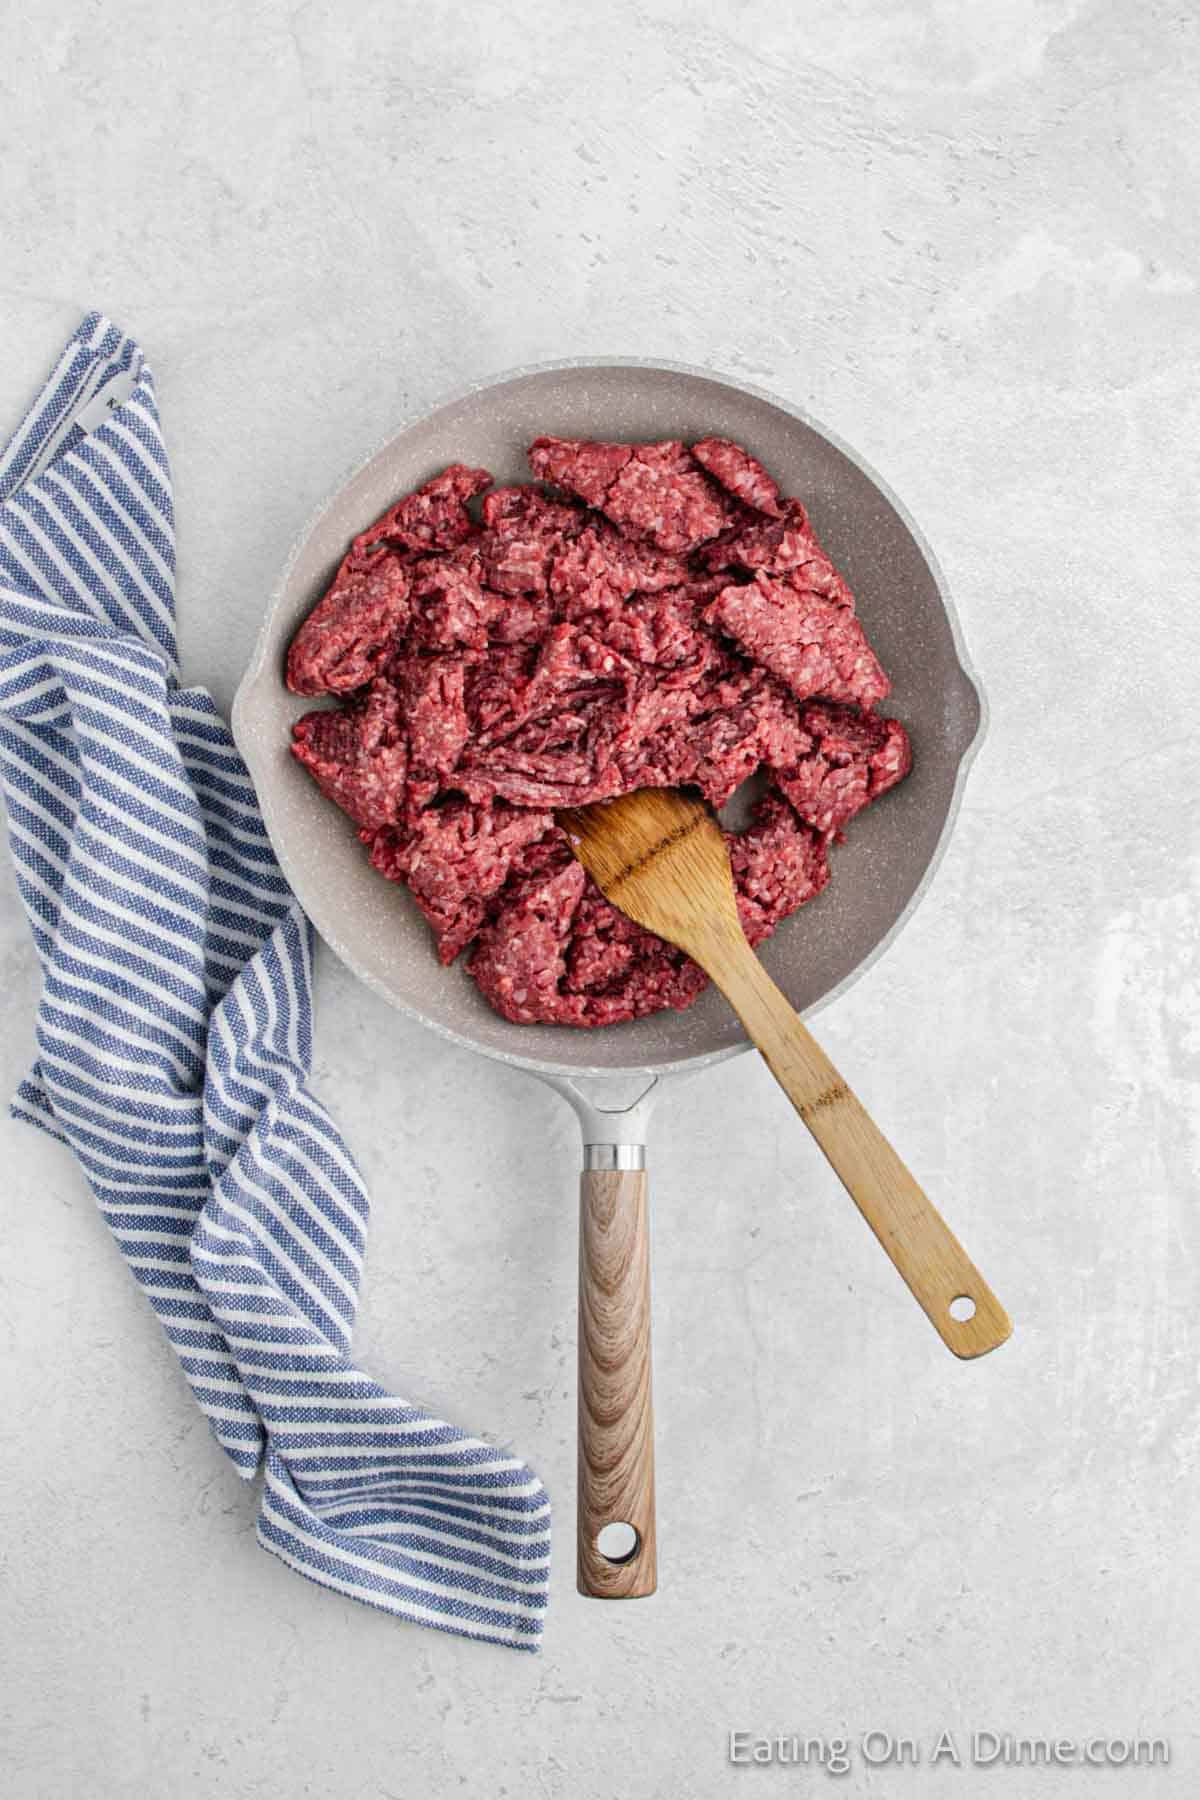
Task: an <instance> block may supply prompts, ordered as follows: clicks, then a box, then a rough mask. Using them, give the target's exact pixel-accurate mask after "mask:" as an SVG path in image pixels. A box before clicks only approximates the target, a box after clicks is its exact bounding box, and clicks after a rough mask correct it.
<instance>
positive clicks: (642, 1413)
mask: <svg viewBox="0 0 1200 1800" xmlns="http://www.w3.org/2000/svg"><path fill="white" fill-rule="evenodd" d="M577 1488H578V1502H577V1537H578V1564H577V1584H576V1585H577V1586H578V1589H579V1592H580V1593H581V1594H589V1595H591V1596H592V1597H593V1598H595V1599H600V1600H631V1599H636V1598H638V1597H639V1596H641V1595H643V1594H652V1593H653V1592H654V1590H655V1587H656V1585H657V1579H658V1567H657V1544H656V1540H655V1529H654V1408H653V1402H652V1396H651V1386H650V1233H649V1221H648V1217H647V1209H646V1176H645V1172H644V1171H643V1170H641V1169H585V1170H584V1172H583V1175H582V1177H581V1179H580V1190H579V1473H578V1483H577ZM615 1524H624V1525H631V1526H632V1527H633V1529H634V1531H635V1532H636V1533H637V1543H636V1546H635V1547H634V1548H633V1549H632V1550H631V1552H630V1553H629V1554H628V1555H627V1556H621V1557H619V1558H618V1559H616V1560H614V1558H613V1557H611V1556H606V1555H604V1553H603V1552H602V1551H601V1550H600V1548H599V1546H598V1544H597V1541H596V1540H597V1537H598V1535H599V1533H600V1531H601V1530H602V1528H603V1527H604V1526H606V1525H615ZM626 1535H627V1534H626Z"/></svg>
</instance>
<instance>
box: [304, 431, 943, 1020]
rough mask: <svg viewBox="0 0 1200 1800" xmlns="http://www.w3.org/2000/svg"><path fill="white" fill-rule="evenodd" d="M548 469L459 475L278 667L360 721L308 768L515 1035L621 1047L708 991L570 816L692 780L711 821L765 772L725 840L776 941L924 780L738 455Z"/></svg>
mask: <svg viewBox="0 0 1200 1800" xmlns="http://www.w3.org/2000/svg"><path fill="white" fill-rule="evenodd" d="M529 460H530V464H531V467H532V469H533V472H534V475H535V476H536V477H537V478H538V479H539V480H540V481H541V482H543V483H544V484H546V485H545V486H544V487H539V486H536V485H527V486H518V487H501V488H495V487H492V484H491V477H490V476H489V475H488V474H487V472H486V470H482V469H469V468H466V467H464V466H463V465H461V464H454V465H453V466H452V467H450V468H448V469H445V470H443V471H442V472H441V474H439V475H437V476H435V477H434V478H433V480H432V481H428V482H426V483H425V485H424V486H423V487H421V488H419V489H417V491H416V492H415V493H412V494H407V495H405V496H404V497H403V498H402V499H401V500H399V501H398V502H397V503H396V505H395V506H393V507H392V508H391V509H390V510H389V511H388V512H387V513H385V514H384V516H383V518H382V519H379V520H377V521H376V523H375V524H374V525H372V526H371V527H370V528H369V529H368V530H367V531H364V532H363V533H361V535H360V536H359V537H357V538H356V539H355V540H354V543H353V544H352V545H351V548H350V551H349V553H348V555H347V557H346V559H345V561H344V562H343V564H342V566H341V568H340V569H339V570H338V572H337V575H336V576H335V578H334V581H333V584H332V586H331V587H330V589H329V591H328V593H327V594H326V595H325V597H324V599H323V600H321V602H320V603H319V604H318V605H317V607H316V608H315V609H314V611H313V612H312V613H311V614H310V616H309V618H308V619H307V620H306V621H305V623H304V624H303V625H302V626H301V628H300V630H299V631H298V632H297V634H296V637H295V639H294V641H293V643H292V647H291V650H290V653H289V656H288V663H287V679H288V684H289V686H290V687H292V688H293V689H294V691H295V692H297V693H300V694H330V695H335V696H337V697H338V699H339V700H340V702H341V704H340V707H339V708H338V709H337V710H324V711H318V712H312V713H308V714H307V715H306V716H305V717H304V718H303V719H301V720H300V721H299V722H298V723H297V725H296V726H295V727H294V741H293V744H292V749H293V753H294V754H295V755H296V757H297V758H298V759H299V760H300V762H302V763H303V764H304V765H305V767H306V768H307V769H308V770H309V771H310V773H311V774H312V775H313V777H314V779H315V780H316V781H317V783H318V784H319V786H320V787H321V789H322V791H323V792H324V793H326V794H327V795H328V796H329V798H330V799H331V800H333V801H335V802H336V804H337V805H339V806H340V807H342V808H343V809H344V811H346V812H347V813H348V814H349V815H350V817H351V818H352V819H353V820H354V821H355V823H356V825H357V826H358V828H359V835H360V837H361V838H362V840H363V842H364V843H365V844H366V846H367V849H368V854H369V855H370V858H371V861H372V863H373V864H374V866H375V867H376V868H377V869H378V870H379V871H380V873H381V874H382V875H384V876H385V877H386V878H387V879H388V880H391V881H400V882H404V883H406V884H407V886H408V887H409V889H410V891H411V892H412V894H413V896H414V898H415V900H416V902H417V904H418V906H420V908H421V910H422V912H423V913H424V914H425V917H426V918H427V919H428V920H429V923H430V925H431V927H432V929H433V932H434V935H435V937H436V939H437V945H438V954H439V955H440V957H441V959H442V961H443V962H446V963H450V962H452V961H453V960H454V959H455V957H457V956H458V955H459V954H460V953H461V952H462V951H463V950H465V949H466V948H467V947H468V946H469V945H473V949H472V950H471V954H470V958H469V961H468V965H467V966H468V969H469V972H470V973H471V975H472V976H473V977H474V979H475V980H476V982H478V984H479V987H480V989H481V991H482V992H483V994H484V995H485V997H486V998H487V999H488V1000H489V1001H490V1003H491V1004H492V1005H493V1006H495V1007H496V1008H497V1009H498V1010H499V1011H500V1012H502V1013H503V1014H504V1015H505V1016H506V1017H507V1018H509V1019H513V1020H515V1021H517V1022H518V1023H522V1024H527V1023H535V1022H539V1021H542V1022H546V1021H548V1022H551V1023H556V1024H564V1025H583V1026H589V1025H608V1024H615V1023H617V1022H619V1021H621V1020H624V1019H633V1018H638V1017H640V1016H642V1015H643V1014H645V1013H648V1012H655V1011H657V1010H658V1009H659V1008H661V1007H666V1006H671V1007H685V1006H689V1005H690V1004H691V1003H692V1001H693V1000H695V999H696V997H697V996H698V994H700V992H701V991H702V990H703V988H704V986H705V977H704V975H703V974H702V973H701V971H700V970H699V969H698V968H697V967H696V965H695V964H694V963H692V962H691V961H690V960H689V959H688V958H687V957H686V956H684V955H683V953H682V952H681V951H678V950H675V949H673V948H672V947H671V946H670V945H668V944H664V943H663V942H662V941H661V939H659V938H656V937H654V936H653V935H652V934H651V933H650V932H647V931H643V930H642V929H641V927H640V926H637V925H635V924H633V923H632V922H631V921H630V920H629V919H626V918H625V917H624V915H623V914H621V913H619V912H617V910H616V909H615V908H614V907H612V906H611V905H610V904H609V903H608V901H607V900H605V898H604V896H603V895H602V894H601V893H600V892H599V890H598V889H597V888H596V887H595V886H594V885H593V883H592V882H591V880H590V879H589V878H588V877H587V876H586V875H585V874H584V871H583V869H582V868H581V867H580V866H579V864H578V863H576V862H575V860H574V859H573V857H572V856H571V853H570V850H569V848H568V845H567V842H566V839H565V837H564V836H563V834H562V832H561V831H560V830H559V829H558V826H557V825H556V824H555V822H554V809H555V808H557V807H560V806H577V805H581V804H586V803H587V802H588V801H590V800H598V799H605V798H609V797H611V796H612V795H615V794H621V793H628V792H630V791H631V790H632V789H634V788H638V787H674V786H679V785H683V784H690V785H694V786H696V787H699V788H700V789H701V790H702V791H703V792H704V793H705V795H706V796H707V797H708V799H709V800H710V801H711V802H712V803H713V804H714V805H716V806H720V805H723V804H724V803H725V801H726V800H728V799H729V797H730V795H731V794H732V793H733V792H734V790H735V789H736V788H738V787H739V786H740V785H741V783H742V782H743V781H745V780H746V779H747V777H749V776H750V775H752V774H754V773H755V771H756V770H760V769H761V770H763V771H764V773H765V774H766V776H767V778H768V785H767V792H766V795H765V797H764V798H763V799H762V800H761V801H760V802H759V804H758V806H757V808H756V810H755V813H754V816H753V817H752V819H751V822H750V824H749V826H748V827H747V829H746V830H744V831H742V832H738V833H728V834H727V836H728V839H729V845H730V854H731V861H732V864H733V871H734V879H735V883H736V886H737V890H738V905H739V909H740V911H741V916H742V923H743V925H744V926H745V929H746V933H747V936H748V937H749V938H750V940H751V942H752V943H759V942H760V941H761V940H762V939H763V938H764V937H766V936H768V935H769V934H770V932H772V931H773V930H774V929H775V927H776V925H777V924H778V923H779V921H780V920H781V919H783V918H785V917H786V916H787V915H788V914H789V913H791V912H794V911H795V910H796V908H797V907H798V906H802V905H803V904H804V902H805V901H806V900H809V899H811V898H812V897H813V895H814V894H817V893H819V892H820V891H821V889H822V888H823V887H824V885H825V883H826V882H827V881H828V879H829V846H830V844H831V843H832V842H833V841H835V840H836V838H837V837H838V836H839V835H840V833H841V831H842V828H843V827H844V826H845V825H846V823H847V821H848V820H849V819H851V818H852V817H853V816H854V814H855V813H857V812H859V811H861V809H862V808H863V807H864V806H866V805H868V804H870V802H871V801H873V800H875V799H877V798H878V796H879V795H880V794H883V793H885V792H886V791H887V789H888V788H890V787H894V786H895V784H896V782H898V781H899V780H901V779H902V777H903V776H904V775H905V774H906V773H907V771H908V768H909V764H910V761H911V755H910V751H909V744H908V737H907V734H906V733H905V731H904V727H903V726H902V725H901V724H900V723H899V721H898V720H895V719H889V718H884V717H882V716H881V715H879V714H878V713H877V712H876V711H875V710H874V709H875V707H876V706H877V704H878V702H879V701H880V700H881V699H883V698H884V696H885V695H886V694H887V692H888V681H887V677H886V675H885V674H884V672H883V670H882V668H881V667H880V665H879V662H878V660H877V659H876V657H875V654H874V652H873V651H872V649H871V646H870V644H869V643H868V641H867V637H866V634H865V632H864V631H863V629H862V625H861V623H860V622H859V620H858V618H857V616H856V615H855V611H854V598H853V595H852V594H851V592H850V590H849V588H848V587H847V586H846V584H845V582H844V580H843V579H842V577H841V576H840V575H839V573H838V571H837V570H836V569H835V568H834V566H833V564H832V563H831V562H830V561H829V558H828V557H827V556H826V555H825V553H824V551H823V550H822V549H821V546H820V544H819V543H818V542H817V539H816V536H815V534H814V533H813V530H812V527H811V525H810V523H809V521H808V517H807V514H806V513H805V511H804V508H803V506H802V505H801V504H800V502H799V501H798V500H795V499H789V498H786V497H784V496H782V495H781V494H780V492H779V489H778V487H777V485H776V484H775V482H774V481H772V479H771V477H770V476H769V475H768V473H767V471H766V470H765V469H764V468H763V467H762V465H761V463H759V462H758V461H757V460H756V459H755V458H754V457H753V456H751V455H750V454H749V452H748V451H746V450H744V449H743V448H742V447H741V446H740V445H739V444H735V443H732V442H731V441H730V440H728V439H726V438H704V439H702V440H700V442H698V443H696V444H694V445H692V447H691V448H690V449H689V448H688V446H687V445H685V444H683V443H681V442H679V441H676V440H670V441H668V442H665V443H660V444H603V443H591V442H588V441H585V440H581V439H569V438H551V437H542V438H538V439H537V440H536V442H535V443H534V444H533V446H532V447H531V449H530V452H529ZM481 494H483V495H484V496H485V497H484V498H483V500H482V503H481V506H480V512H481V520H480V522H476V520H475V518H474V517H473V516H472V513H471V511H470V510H469V507H468V503H469V502H470V501H472V500H474V499H475V498H476V497H477V496H479V495H481Z"/></svg>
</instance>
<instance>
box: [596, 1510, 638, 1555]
mask: <svg viewBox="0 0 1200 1800" xmlns="http://www.w3.org/2000/svg"><path fill="white" fill-rule="evenodd" d="M641 1547H642V1538H641V1533H640V1532H639V1531H638V1529H637V1526H636V1525H630V1524H628V1523H627V1522H626V1521H625V1520H624V1519H614V1520H613V1522H612V1524H611V1525H602V1526H601V1527H600V1529H599V1531H598V1532H597V1533H596V1548H597V1550H598V1551H599V1552H600V1554H601V1556H602V1557H603V1558H604V1560H605V1562H610V1563H618V1564H620V1563H628V1562H632V1561H633V1559H634V1557H635V1556H636V1555H637V1553H638V1551H639V1550H640V1549H641Z"/></svg>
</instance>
